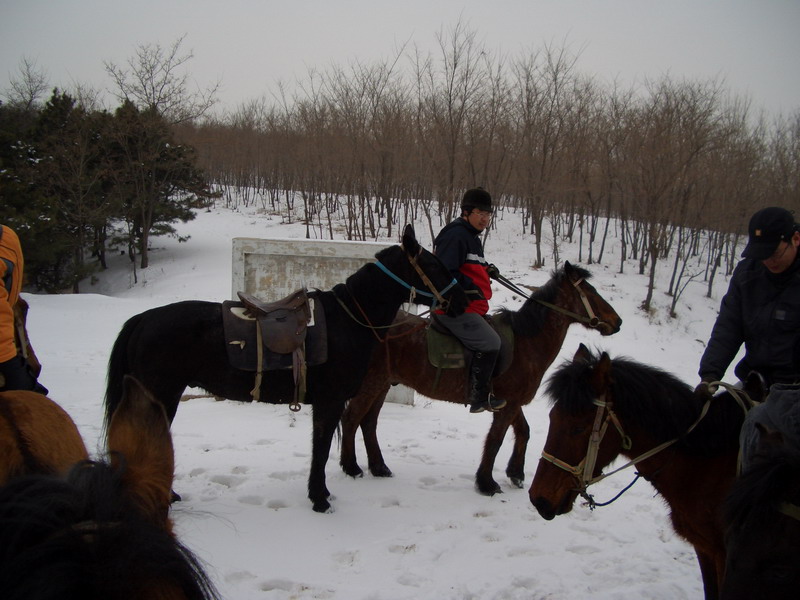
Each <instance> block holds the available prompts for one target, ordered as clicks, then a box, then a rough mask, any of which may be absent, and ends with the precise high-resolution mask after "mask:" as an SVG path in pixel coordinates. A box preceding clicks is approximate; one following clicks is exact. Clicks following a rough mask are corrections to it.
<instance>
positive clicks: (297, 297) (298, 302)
mask: <svg viewBox="0 0 800 600" xmlns="http://www.w3.org/2000/svg"><path fill="white" fill-rule="evenodd" d="M238 296H239V300H240V302H235V301H226V302H223V303H222V321H223V326H224V329H225V342H226V348H227V351H228V361H229V362H230V365H231V366H232V367H234V368H236V369H240V370H244V371H254V372H255V373H256V378H255V386H254V387H253V390H252V392H251V395H252V396H253V399H254V400H259V398H260V396H261V393H260V390H261V377H262V373H263V371H271V370H277V369H292V371H293V375H294V383H295V388H294V400H293V402H292V405H291V408H292V409H293V410H299V408H300V407H299V405H300V403H302V402H303V401H304V399H305V382H306V368H307V367H308V366H314V365H318V364H322V363H324V362H326V361H327V359H328V351H327V348H328V344H327V328H326V326H325V311H324V309H323V306H322V303H321V302H319V301H317V298H316V297H315V295H314V294H313V293H312V294H309V293H308V292H307V290H306V289H305V288H303V289H299V290H297V291H295V292H292V293H291V294H289V295H288V296H286V297H285V298H282V299H280V300H276V301H274V302H264V301H262V300H260V299H258V298H256V297H255V296H252V295H250V294H246V293H244V292H238Z"/></svg>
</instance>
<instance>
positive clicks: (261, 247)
mask: <svg viewBox="0 0 800 600" xmlns="http://www.w3.org/2000/svg"><path fill="white" fill-rule="evenodd" d="M389 245H390V244H383V243H379V242H333V241H329V240H296V239H295V240H277V239H276V240H267V239H259V238H234V239H233V289H232V290H231V298H233V299H236V292H240V291H244V292H247V293H248V294H253V295H254V296H257V297H258V298H261V299H262V300H267V301H272V300H279V299H280V298H283V297H285V296H287V295H289V294H290V293H291V292H293V291H294V290H296V289H298V288H301V287H303V286H304V285H305V286H306V287H307V288H308V289H310V290H311V289H314V288H319V289H321V290H329V289H330V288H332V287H333V286H334V285H336V284H337V283H341V282H343V281H344V280H345V279H347V277H348V275H350V274H352V273H355V272H356V271H358V269H360V268H361V267H362V266H363V265H364V263H366V262H368V261H374V260H375V254H376V253H377V252H378V251H379V250H382V249H383V248H386V247H387V246H389Z"/></svg>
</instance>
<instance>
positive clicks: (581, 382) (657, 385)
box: [529, 344, 763, 600]
mask: <svg viewBox="0 0 800 600" xmlns="http://www.w3.org/2000/svg"><path fill="white" fill-rule="evenodd" d="M753 383H756V382H755V381H754V382H753ZM749 391H750V393H751V394H752V396H751V397H754V399H760V398H761V397H762V395H763V390H760V389H758V388H751V389H750V390H749ZM546 392H547V394H548V395H549V396H550V397H551V399H552V402H553V408H552V410H551V411H550V428H549V431H548V433H547V440H546V442H545V445H544V450H543V452H542V458H541V459H540V460H539V466H538V468H537V469H536V474H535V475H534V478H533V483H532V484H531V487H530V492H529V495H530V500H531V503H533V505H534V506H535V507H536V509H537V510H538V511H539V514H540V515H541V516H542V517H544V518H545V519H547V520H550V519H552V518H554V517H555V516H556V515H561V514H565V513H568V512H569V511H571V510H572V506H573V504H574V502H575V500H576V498H577V497H578V495H579V494H581V495H583V496H584V497H585V498H587V500H589V502H590V505H591V503H592V502H593V499H592V498H591V496H590V495H589V494H588V492H587V491H586V488H587V487H588V486H589V485H590V484H592V483H594V482H595V481H598V480H599V479H600V478H602V477H603V476H602V475H601V471H602V469H603V468H605V467H606V466H607V465H608V464H609V463H611V461H613V460H614V459H615V458H616V457H617V456H619V455H622V456H625V457H627V458H629V459H631V460H632V461H634V462H635V465H636V470H637V472H638V474H639V475H640V476H641V477H643V478H645V479H646V480H647V481H649V482H650V483H651V484H652V485H653V487H654V488H655V489H656V490H657V491H658V492H659V493H660V494H661V496H662V497H663V498H664V500H666V502H667V503H668V504H669V507H670V512H671V519H672V525H673V527H674V528H675V531H676V532H677V533H678V534H679V535H680V536H681V537H683V538H684V539H686V540H687V541H688V542H689V543H690V544H692V545H693V546H694V549H695V552H696V553H697V558H698V561H699V563H700V570H701V573H702V577H703V587H704V589H705V597H706V598H707V599H709V600H710V599H715V598H717V596H718V590H719V584H720V582H721V581H722V576H723V574H724V570H725V546H724V542H723V524H722V513H721V510H720V508H721V506H722V503H723V501H724V499H725V496H726V495H727V493H728V490H729V489H730V486H731V484H732V483H733V481H734V478H735V477H736V463H737V456H738V452H739V431H740V429H741V426H742V422H743V420H744V414H745V413H744V411H743V409H742V408H741V406H739V405H738V404H737V402H735V401H734V400H733V399H732V398H731V397H730V396H731V393H730V392H728V391H725V392H723V393H721V394H718V395H717V396H715V397H714V400H713V401H712V402H711V403H710V405H709V407H708V412H707V413H706V414H705V416H704V417H703V418H700V417H701V414H703V413H702V408H703V405H702V402H701V401H700V399H698V398H697V397H696V396H695V395H694V392H693V390H692V388H691V387H690V386H689V385H687V384H685V383H683V382H682V381H680V380H678V379H677V378H676V377H674V376H673V375H671V374H669V373H666V372H664V371H662V370H660V369H657V368H655V367H651V366H648V365H643V364H641V363H637V362H635V361H633V360H630V359H627V358H615V359H614V360H611V359H610V358H609V356H608V354H606V353H602V355H601V356H599V357H598V356H595V355H593V354H592V353H590V352H589V350H588V349H587V348H586V347H585V346H583V345H582V344H581V346H580V347H579V349H578V351H577V352H576V353H575V356H574V358H573V360H572V362H569V363H565V364H564V365H563V366H561V367H559V368H558V369H557V370H556V371H555V372H554V373H553V375H552V376H551V378H550V379H549V380H548V382H547V385H546Z"/></svg>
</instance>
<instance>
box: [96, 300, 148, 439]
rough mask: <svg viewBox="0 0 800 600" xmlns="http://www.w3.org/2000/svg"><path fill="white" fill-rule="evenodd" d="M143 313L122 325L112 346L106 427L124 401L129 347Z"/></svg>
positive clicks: (109, 361)
mask: <svg viewBox="0 0 800 600" xmlns="http://www.w3.org/2000/svg"><path fill="white" fill-rule="evenodd" d="M142 316H143V313H142V314H138V315H134V316H133V317H131V318H130V319H128V320H127V321H126V322H125V324H124V325H123V326H122V329H121V330H120V332H119V335H118V336H117V339H116V341H115V342H114V346H113V347H112V348H111V356H109V358H108V373H107V375H106V396H105V401H104V404H105V409H106V410H105V427H106V430H108V426H109V425H110V424H111V417H112V416H113V415H114V411H115V410H117V407H119V405H120V403H121V402H122V395H123V391H124V385H123V380H124V378H125V375H128V374H130V369H131V365H130V361H129V360H128V348H129V346H130V341H131V338H132V337H133V334H134V332H135V331H136V330H137V329H138V327H139V324H140V323H141V321H142Z"/></svg>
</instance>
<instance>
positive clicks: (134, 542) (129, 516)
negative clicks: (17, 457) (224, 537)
mask: <svg viewBox="0 0 800 600" xmlns="http://www.w3.org/2000/svg"><path fill="white" fill-rule="evenodd" d="M122 470H123V469H119V468H112V467H111V465H110V464H109V463H106V462H95V461H83V462H81V463H78V464H77V465H75V466H74V467H73V469H72V470H71V471H70V473H69V474H68V476H67V478H66V479H60V478H56V477H51V476H46V475H29V476H25V477H20V478H17V479H15V480H13V481H10V482H9V483H8V484H6V485H5V486H3V487H2V488H0V589H2V590H3V595H4V598H8V599H9V600H10V599H12V598H13V599H17V598H19V599H22V598H36V599H45V598H53V599H55V598H87V599H93V598H98V599H99V598H109V599H120V600H122V599H128V598H131V599H132V598H140V597H159V598H169V597H174V598H187V599H200V600H206V599H210V598H217V597H218V595H217V593H216V591H215V589H214V586H213V584H212V583H211V581H210V580H209V579H208V576H207V575H206V574H205V573H204V571H203V568H202V566H201V564H200V563H199V561H198V559H197V558H196V557H195V556H194V555H193V554H192V552H191V551H190V550H189V549H188V548H186V547H185V546H183V545H182V544H181V543H180V542H178V541H177V540H176V539H175V538H174V537H173V536H172V535H170V534H169V533H168V532H167V531H166V530H164V529H163V528H160V527H156V526H154V525H153V524H152V522H151V520H150V519H148V518H147V516H146V515H143V514H141V513H140V512H139V511H138V510H137V508H136V506H135V504H134V502H135V501H134V500H132V499H130V498H129V497H128V496H127V495H126V494H125V493H124V491H123V488H124V486H123V484H122V476H123V475H122V474H121V473H120V471H122ZM160 590H164V592H163V593H162V594H163V595H156V592H158V591H160Z"/></svg>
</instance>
